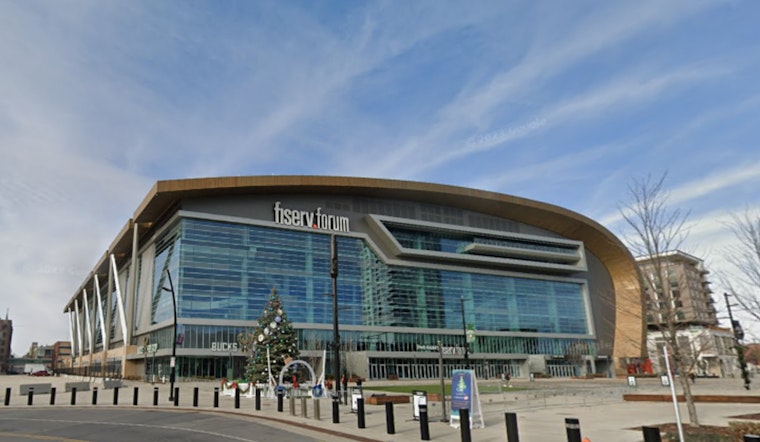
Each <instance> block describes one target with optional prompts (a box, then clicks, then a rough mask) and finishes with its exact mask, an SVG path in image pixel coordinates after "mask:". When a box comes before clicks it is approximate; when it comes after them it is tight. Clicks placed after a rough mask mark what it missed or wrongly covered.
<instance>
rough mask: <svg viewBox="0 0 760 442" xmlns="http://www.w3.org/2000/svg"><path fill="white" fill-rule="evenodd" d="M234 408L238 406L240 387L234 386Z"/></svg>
mask: <svg viewBox="0 0 760 442" xmlns="http://www.w3.org/2000/svg"><path fill="white" fill-rule="evenodd" d="M235 408H240V388H235Z"/></svg>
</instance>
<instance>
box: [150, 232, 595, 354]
mask: <svg viewBox="0 0 760 442" xmlns="http://www.w3.org/2000/svg"><path fill="white" fill-rule="evenodd" d="M427 233H428V232H425V234H427ZM404 235H406V237H407V238H411V237H412V236H414V235H415V234H414V232H412V231H410V230H408V229H406V230H405V232H404ZM417 236H418V237H417V240H416V241H417V244H419V241H418V240H419V236H420V235H417ZM329 240H330V236H329V235H327V234H323V233H316V232H310V231H298V230H288V229H277V228H270V227H263V226H254V225H243V224H233V223H226V222H219V221H210V220H201V219H192V218H182V219H180V220H179V221H178V222H177V223H176V224H175V225H173V226H172V227H170V228H169V229H168V230H167V232H166V233H165V234H164V235H163V236H162V237H161V238H160V239H159V240H158V241H157V243H156V252H155V262H154V277H153V298H152V300H151V308H152V310H151V322H152V323H154V324H155V323H158V322H161V321H165V320H170V319H171V318H172V315H171V308H172V303H171V293H169V292H168V291H167V290H164V289H163V287H168V281H167V279H166V273H167V270H169V271H171V273H172V276H173V278H174V284H175V290H176V293H177V295H178V298H179V299H178V303H177V309H178V317H179V321H180V322H182V319H183V318H194V319H208V320H215V319H223V320H243V321H256V320H257V319H258V318H259V316H260V315H261V313H262V311H263V308H264V305H265V303H266V299H267V297H268V295H269V293H270V291H271V290H272V288H276V289H277V291H278V293H279V294H280V297H281V299H282V301H283V303H284V305H285V307H286V308H287V311H288V315H289V317H290V318H291V320H292V321H293V322H294V323H305V324H319V325H332V320H333V317H332V297H331V296H330V293H331V291H332V289H331V278H330V271H329V259H330V256H329V255H330V246H329ZM337 240H338V256H339V278H338V298H339V299H338V303H339V305H340V310H339V318H340V324H341V325H342V326H376V327H408V328H419V329H424V331H423V330H421V333H419V334H418V333H400V332H382V333H378V332H350V331H342V332H341V335H342V341H343V346H344V347H345V349H347V350H348V349H351V350H359V351H361V350H376V351H414V348H415V346H416V345H435V344H436V343H437V342H438V341H439V340H440V341H442V342H444V344H445V345H461V342H462V339H463V338H462V332H461V330H462V327H463V319H464V322H465V323H466V324H467V325H468V326H470V325H472V326H474V328H475V329H476V330H477V331H478V332H480V333H481V334H480V335H479V336H478V338H477V342H475V343H474V344H472V345H471V350H472V351H476V352H489V353H520V354H553V355H557V354H563V351H564V349H565V347H566V346H567V345H569V344H570V343H572V342H578V341H579V340H581V341H583V340H588V341H591V340H590V339H588V333H589V326H588V321H589V318H587V316H586V308H585V302H584V286H583V283H580V282H575V281H564V280H555V279H538V278H528V277H517V276H502V275H491V274H481V273H474V272H458V271H450V270H442V269H430V268H418V267H407V266H389V265H386V264H385V263H383V262H382V261H381V260H380V259H379V258H378V256H377V255H376V254H375V253H374V252H373V251H372V249H370V247H369V246H368V245H367V244H365V242H364V241H363V240H362V239H358V238H353V237H345V236H343V237H338V238H337ZM409 241H411V239H410V240H409ZM433 242H437V243H438V244H447V243H448V239H445V238H443V239H441V238H438V239H430V238H429V239H428V240H427V244H432V243H433ZM431 247H432V246H431ZM457 247H458V245H457V244H452V245H451V248H452V249H453V250H455V249H456V248H457ZM463 310H464V312H463ZM213 329H214V330H215V331H214V332H209V331H208V330H206V329H205V328H203V327H200V326H187V327H186V329H185V343H184V344H183V347H184V348H206V349H207V348H209V347H210V342H211V339H216V340H218V341H220V342H235V336H236V334H237V333H238V332H239V331H242V329H239V328H236V327H221V328H219V327H214V328H213ZM431 329H432V330H439V332H436V333H434V334H429V333H428V332H430V331H431ZM482 332H518V333H519V332H530V333H556V334H570V335H579V336H578V337H577V338H576V339H569V338H550V337H541V338H536V337H527V336H526V337H521V336H498V335H496V336H484V335H482ZM219 333H222V334H223V335H224V336H221V335H218V334H219ZM497 334H498V333H497ZM212 335H213V337H212ZM299 338H300V339H299V342H300V346H301V348H302V349H315V350H317V349H324V348H325V347H326V343H327V342H331V341H332V336H331V331H329V330H325V329H304V330H300V336H299ZM166 339H167V341H168V342H167V343H164V345H169V344H170V342H171V338H170V336H167V337H166ZM164 348H165V347H164Z"/></svg>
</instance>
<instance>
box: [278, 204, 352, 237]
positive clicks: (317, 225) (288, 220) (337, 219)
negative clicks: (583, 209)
mask: <svg viewBox="0 0 760 442" xmlns="http://www.w3.org/2000/svg"><path fill="white" fill-rule="evenodd" d="M274 222H275V223H277V224H282V225H284V226H296V227H299V226H300V227H311V228H312V229H318V230H332V231H335V232H350V228H349V223H348V217H347V216H338V215H329V214H326V213H322V208H321V207H317V210H315V211H314V212H308V211H306V210H298V209H284V208H282V206H281V203H280V202H279V201H277V202H276V203H274Z"/></svg>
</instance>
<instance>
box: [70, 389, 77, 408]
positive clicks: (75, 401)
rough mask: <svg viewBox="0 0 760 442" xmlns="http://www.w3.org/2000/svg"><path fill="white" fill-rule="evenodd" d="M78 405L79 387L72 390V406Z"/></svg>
mask: <svg viewBox="0 0 760 442" xmlns="http://www.w3.org/2000/svg"><path fill="white" fill-rule="evenodd" d="M76 404H77V387H73V388H72V389H71V405H76Z"/></svg>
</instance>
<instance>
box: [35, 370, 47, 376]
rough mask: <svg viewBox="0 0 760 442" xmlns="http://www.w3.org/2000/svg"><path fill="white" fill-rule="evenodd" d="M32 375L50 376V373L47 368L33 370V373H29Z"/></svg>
mask: <svg viewBox="0 0 760 442" xmlns="http://www.w3.org/2000/svg"><path fill="white" fill-rule="evenodd" d="M31 375H32V376H50V373H48V371H47V370H40V371H35V372H34V373H31Z"/></svg>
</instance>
